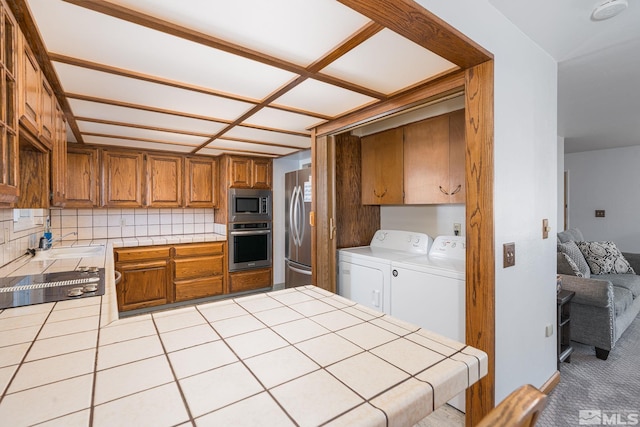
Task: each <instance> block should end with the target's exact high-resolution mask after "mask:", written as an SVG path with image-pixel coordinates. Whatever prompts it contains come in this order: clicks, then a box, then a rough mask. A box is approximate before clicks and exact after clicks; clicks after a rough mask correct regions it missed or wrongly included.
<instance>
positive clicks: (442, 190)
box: [438, 185, 450, 196]
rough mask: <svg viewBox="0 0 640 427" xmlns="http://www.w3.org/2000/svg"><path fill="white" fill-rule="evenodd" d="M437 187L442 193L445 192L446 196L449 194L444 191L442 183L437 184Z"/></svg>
mask: <svg viewBox="0 0 640 427" xmlns="http://www.w3.org/2000/svg"><path fill="white" fill-rule="evenodd" d="M438 188H439V189H440V191H441V192H442V193H444V194H446V195H447V196H449V195H450V194H449V193H447V192H446V191H445V189H444V188H442V185H439V186H438Z"/></svg>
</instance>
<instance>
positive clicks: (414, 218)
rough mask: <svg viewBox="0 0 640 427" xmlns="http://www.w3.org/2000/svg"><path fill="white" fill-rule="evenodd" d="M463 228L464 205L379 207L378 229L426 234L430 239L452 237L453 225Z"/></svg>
mask: <svg viewBox="0 0 640 427" xmlns="http://www.w3.org/2000/svg"><path fill="white" fill-rule="evenodd" d="M454 223H459V224H460V226H461V230H462V233H461V234H464V228H465V207H464V205H417V206H380V228H381V229H385V230H406V231H416V232H420V233H426V234H428V235H429V236H431V237H432V238H435V237H436V236H441V235H449V236H452V235H453V224H454Z"/></svg>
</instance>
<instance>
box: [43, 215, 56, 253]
mask: <svg viewBox="0 0 640 427" xmlns="http://www.w3.org/2000/svg"><path fill="white" fill-rule="evenodd" d="M43 239H44V241H43ZM52 240H53V235H52V234H51V220H50V219H49V217H47V223H46V225H45V227H44V235H43V236H42V238H41V239H40V249H49V247H50V246H51V241H52Z"/></svg>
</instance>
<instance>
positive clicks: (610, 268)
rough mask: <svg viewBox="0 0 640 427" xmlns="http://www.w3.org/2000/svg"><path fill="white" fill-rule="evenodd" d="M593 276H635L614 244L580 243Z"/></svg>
mask: <svg viewBox="0 0 640 427" xmlns="http://www.w3.org/2000/svg"><path fill="white" fill-rule="evenodd" d="M577 245H578V247H579V248H580V251H581V252H582V255H584V259H585V260H586V261H587V264H589V268H590V269H591V273H592V274H635V271H633V268H632V267H631V265H630V264H629V262H628V261H627V260H626V259H625V257H624V256H623V255H622V253H621V252H620V250H619V249H618V247H617V246H616V244H615V243H613V242H578V243H577Z"/></svg>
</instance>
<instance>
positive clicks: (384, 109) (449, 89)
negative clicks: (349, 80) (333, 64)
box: [315, 71, 464, 136]
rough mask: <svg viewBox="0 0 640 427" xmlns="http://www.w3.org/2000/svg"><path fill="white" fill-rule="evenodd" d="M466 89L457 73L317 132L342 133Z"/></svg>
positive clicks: (372, 106)
mask: <svg viewBox="0 0 640 427" xmlns="http://www.w3.org/2000/svg"><path fill="white" fill-rule="evenodd" d="M463 89H464V71H456V72H453V73H451V74H449V75H446V76H443V77H440V78H438V79H436V80H432V81H429V82H427V83H425V84H423V85H422V86H419V87H416V88H414V89H412V90H410V91H408V92H401V93H399V94H397V95H396V96H393V97H391V98H389V99H387V100H386V101H381V102H378V103H375V104H372V105H370V106H368V107H365V108H362V109H360V110H357V111H354V112H352V113H349V114H346V115H343V116H340V117H338V118H336V119H334V120H331V121H330V122H327V123H324V124H320V125H318V126H317V127H316V128H315V130H316V133H317V135H318V136H322V135H328V134H334V133H340V132H343V131H344V130H346V129H348V128H351V127H355V126H358V125H361V124H364V123H367V122H370V121H373V120H378V119H380V118H383V117H386V116H389V115H391V114H395V113H397V112H400V111H402V110H406V109H407V108H411V107H412V106H415V105H419V104H424V103H426V102H428V101H429V100H431V99H436V98H440V97H442V96H444V95H446V94H448V93H453V92H456V91H462V90H463Z"/></svg>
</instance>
